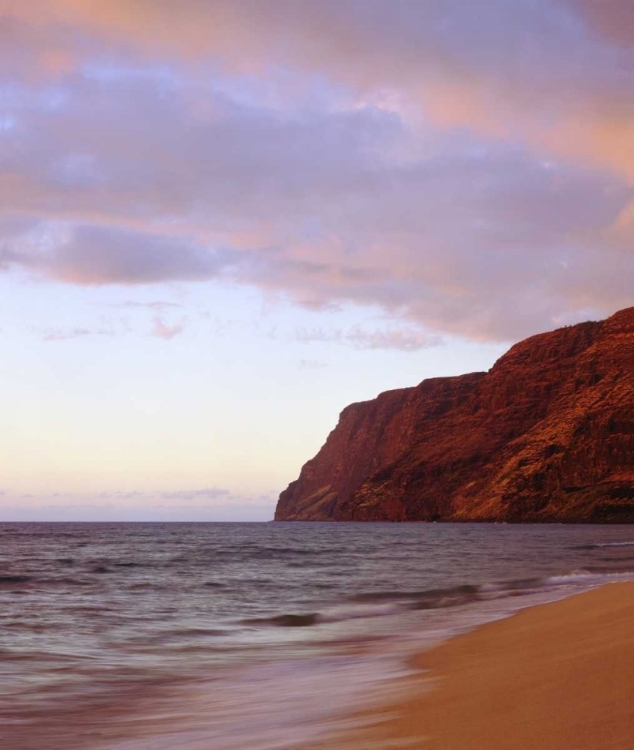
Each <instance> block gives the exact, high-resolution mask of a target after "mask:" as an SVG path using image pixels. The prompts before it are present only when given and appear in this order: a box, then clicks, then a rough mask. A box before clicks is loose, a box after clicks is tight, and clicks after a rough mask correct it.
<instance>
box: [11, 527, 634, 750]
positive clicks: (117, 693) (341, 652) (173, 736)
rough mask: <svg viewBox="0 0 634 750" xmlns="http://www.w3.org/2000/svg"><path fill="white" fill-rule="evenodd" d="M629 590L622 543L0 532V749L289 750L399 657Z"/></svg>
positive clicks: (384, 679) (626, 533)
mask: <svg viewBox="0 0 634 750" xmlns="http://www.w3.org/2000/svg"><path fill="white" fill-rule="evenodd" d="M630 578H634V528H632V527H628V526H589V525H587V526H566V525H549V526H545V525H541V526H540V525H521V526H520V525H517V526H515V525H505V524H460V525H451V524H382V523H372V524H347V523H342V524H336V523H309V524H291V523H269V524H255V523H254V524H248V523H235V524H232V523H226V524H220V523H219V524H214V523H208V524H207V523H197V524H156V523H147V524H144V523H137V524H126V523H122V524H0V747H2V748H3V750H43V749H44V748H46V750H62V748H63V749H64V750H76V749H79V748H81V749H82V750H93V749H94V750H106V749H108V750H168V749H169V750H172V749H174V748H177V749H178V750H282V749H284V750H292V748H297V747H300V746H301V745H302V744H304V743H308V742H310V741H315V740H320V741H321V739H323V738H324V737H326V736H327V735H328V734H329V733H332V732H335V731H337V730H339V729H341V728H342V727H344V726H348V723H349V721H350V720H349V719H348V717H349V716H350V715H351V714H352V712H354V711H355V710H357V709H360V708H363V707H367V706H368V705H373V704H376V705H377V706H380V705H381V704H382V703H385V702H386V701H388V700H390V698H391V697H393V693H392V691H393V690H394V689H396V688H395V686H398V685H399V684H400V683H402V682H403V681H402V680H399V679H398V678H403V677H406V676H407V675H408V674H410V673H411V667H410V666H409V664H410V659H409V657H410V656H411V655H412V654H413V653H414V652H416V651H418V650H420V649H423V648H426V647H429V646H431V645H433V644H434V643H438V642H440V641H442V640H444V639H446V638H449V637H451V636H453V635H455V634H458V633H461V632H464V631H466V630H469V629H470V628H473V627H475V626H477V625H478V624H481V623H484V622H488V621H491V620H495V619H499V618H502V617H506V616H508V615H510V614H512V613H513V612H515V611H517V610H518V609H521V608H523V607H526V606H531V605H533V604H538V603H542V602H547V601H552V600H555V599H558V598H562V597H565V596H569V595H570V594H573V593H576V592H581V591H584V590H587V589H590V588H593V587H595V586H598V585H601V584H603V583H606V582H609V581H616V580H627V579H630ZM395 678H396V679H395Z"/></svg>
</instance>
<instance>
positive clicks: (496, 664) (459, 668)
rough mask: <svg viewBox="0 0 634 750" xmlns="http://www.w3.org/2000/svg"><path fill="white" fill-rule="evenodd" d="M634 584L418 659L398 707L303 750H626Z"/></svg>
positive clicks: (631, 710) (462, 638)
mask: <svg viewBox="0 0 634 750" xmlns="http://www.w3.org/2000/svg"><path fill="white" fill-rule="evenodd" d="M633 624H634V582H626V583H609V584H605V585H603V586H601V587H599V588H597V589H593V590H591V591H586V592H583V593H581V594H576V595H573V596H571V597H568V598H566V599H562V600H560V601H556V602H550V603H546V604H540V605H536V606H534V607H529V608H527V609H522V610H520V611H519V612H517V613H515V614H514V615H512V616H511V617H509V618H506V619H503V620H498V621H494V622H490V623H487V624H485V625H482V626H480V627H478V628H477V629H476V630H474V631H472V632H469V633H466V634H463V635H459V636H456V637H455V638H451V639H450V640H448V641H446V642H444V643H442V644H440V645H438V646H436V647H435V648H432V649H431V650H429V651H423V652H420V653H418V654H417V655H416V657H415V658H414V665H415V667H416V668H417V669H418V670H420V672H421V673H420V675H419V676H418V677H416V678H414V685H413V686H412V688H411V689H410V690H409V691H408V692H407V695H406V697H405V698H402V699H400V700H399V701H397V702H396V703H392V704H391V705H390V704H388V705H386V706H385V707H384V708H383V709H382V710H381V712H380V714H379V715H378V716H377V714H376V713H375V714H374V715H373V714H372V713H371V712H362V713H361V714H357V715H356V716H355V717H351V718H354V720H355V721H356V722H357V724H356V726H357V727H359V726H361V727H363V725H365V728H360V729H354V730H351V731H350V732H345V733H340V734H338V735H337V736H336V737H334V738H332V739H331V740H329V741H324V742H323V743H319V744H308V745H305V746H302V750H343V749H344V748H345V749H346V750H361V748H364V750H369V749H370V748H372V750H397V748H398V749H402V748H409V749H410V750H509V749H510V748H512V750H538V749H539V750H631V748H632V747H634V627H632V625H633Z"/></svg>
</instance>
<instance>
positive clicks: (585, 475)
mask: <svg viewBox="0 0 634 750" xmlns="http://www.w3.org/2000/svg"><path fill="white" fill-rule="evenodd" d="M275 519H276V520H279V521H284V520H292V521H320V520H343V521H432V520H442V521H469V520H478V521H480V520H481V521H492V520H499V521H567V522H573V521H584V522H634V308H628V309H627V310H622V311H621V312H619V313H616V314H615V315H613V316H612V317H611V318H608V319H607V320H605V321H602V322H598V323H581V324H579V325H576V326H571V327H568V328H562V329H559V330H557V331H553V332H552V333H545V334H540V335H538V336H533V337H532V338H529V339H526V340H525V341H522V342H521V343H519V344H517V345H516V346H514V347H513V348H512V349H511V350H510V351H509V352H508V353H507V354H505V355H504V356H503V357H502V358H501V359H499V360H498V362H496V364H495V365H494V366H493V367H492V368H491V370H490V371H489V372H487V373H473V374H470V375H463V376H460V377H454V378H434V379H431V380H425V381H423V382H422V383H421V384H420V385H418V386H417V387H415V388H406V389H403V390H398V391H389V392H387V393H382V394H381V395H380V396H378V397H377V398H376V399H374V400H372V401H366V402H363V403H358V404H352V405H351V406H348V407H347V408H346V409H344V410H343V412H342V413H341V416H340V419H339V424H338V425H337V427H336V428H335V429H334V430H333V431H332V432H331V433H330V435H329V436H328V439H327V441H326V443H325V445H324V446H323V448H322V449H321V450H320V451H319V453H318V454H317V456H315V458H313V459H312V460H310V461H309V462H308V463H307V464H306V465H305V466H304V468H303V469H302V472H301V474H300V476H299V479H297V480H296V481H295V482H292V483H291V484H290V485H289V487H288V488H287V489H286V490H285V491H284V492H282V494H281V495H280V499H279V502H278V505H277V510H276V513H275Z"/></svg>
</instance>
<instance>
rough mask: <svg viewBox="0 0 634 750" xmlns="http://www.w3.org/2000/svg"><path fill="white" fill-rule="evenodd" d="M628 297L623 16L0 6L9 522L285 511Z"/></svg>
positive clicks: (193, 3)
mask: <svg viewBox="0 0 634 750" xmlns="http://www.w3.org/2000/svg"><path fill="white" fill-rule="evenodd" d="M632 304H634V4H633V3H632V2H631V0H481V1H480V2H477V3H465V2H464V0H179V2H178V3H175V2H172V0H108V2H107V3H106V2H103V1H102V0H28V2H24V0H19V1H17V0H0V520H41V521H48V520H59V521H65V520H123V521H128V520H157V521H160V520H217V521H224V520H268V519H270V518H272V515H273V509H274V505H275V501H276V498H277V495H278V494H279V492H280V491H281V490H282V489H284V488H285V487H286V485H287V484H288V483H289V482H290V481H292V480H293V479H295V478H296V477H297V475H298V473H299V470H300V468H301V466H302V464H303V463H304V462H305V461H306V460H307V459H309V458H310V457H311V456H312V455H314V454H315V453H316V452H317V450H318V449H319V447H320V446H321V445H322V444H323V442H324V440H325V438H326V436H327V434H328V432H329V431H330V430H331V429H332V428H333V427H334V426H335V424H336V421H337V417H338V414H339V412H340V411H341V409H342V408H343V407H344V406H346V405H347V404H348V403H351V402H353V401H361V400H365V399H368V398H372V397H374V396H375V395H376V394H377V393H379V392H380V391H383V390H388V389H391V388H397V387H403V386H411V385H415V384H417V383H418V382H420V381H421V380H423V379H424V378H427V377H435V376H446V375H457V374H461V373H464V372H471V371H476V370H486V369H488V368H489V367H490V366H491V365H492V364H493V362H494V361H495V360H496V359H497V358H498V357H499V356H500V355H501V354H502V353H503V352H504V351H506V350H507V349H508V347H509V346H510V345H511V344H512V343H513V342H515V341H517V340H520V339H522V338H524V337H526V336H529V335H531V334H534V333H538V332H542V331H546V330H551V329H553V328H556V327H558V326H561V325H567V324H572V323H575V322H578V321H581V320H588V319H599V318H602V317H605V316H607V315H609V314H611V313H612V312H614V311H616V310H618V309H621V308H623V307H627V306H629V305H632Z"/></svg>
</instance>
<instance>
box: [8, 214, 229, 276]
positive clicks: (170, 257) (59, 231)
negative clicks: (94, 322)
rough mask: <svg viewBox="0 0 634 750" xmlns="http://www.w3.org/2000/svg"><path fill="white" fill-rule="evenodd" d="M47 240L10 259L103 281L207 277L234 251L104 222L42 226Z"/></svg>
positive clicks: (52, 272)
mask: <svg viewBox="0 0 634 750" xmlns="http://www.w3.org/2000/svg"><path fill="white" fill-rule="evenodd" d="M42 237H43V239H42ZM43 243H46V244H45V247H44V250H43V251H42V250H31V251H30V252H25V253H23V254H20V252H19V251H14V252H11V254H10V255H8V256H7V259H6V262H7V263H13V264H15V265H22V266H25V267H26V268H31V269H33V270H35V271H38V272H40V273H41V274H43V275H44V276H47V277H49V278H52V279H55V280H58V281H64V282H66V283H71V284H81V285H94V286H101V285H105V284H123V285H138V284H148V283H150V284H151V283H157V282H161V281H192V280H206V279H210V278H214V277H215V276H217V275H218V274H219V273H220V271H221V269H222V268H223V267H224V266H225V265H227V264H228V263H230V258H231V256H232V253H227V252H225V253H222V252H213V251H211V250H207V249H205V248H202V247H196V246H193V245H191V244H188V243H187V242H186V241H185V240H182V241H175V240H172V239H171V238H166V237H161V236H156V235H152V234H147V233H142V232H134V231H129V230H122V229H113V228H109V227H102V226H77V227H74V228H67V227H65V226H63V225H62V226H59V225H58V226H55V225H53V226H52V227H51V226H48V227H44V229H43V232H42V235H41V237H40V240H39V244H40V246H41V244H43ZM46 245H48V247H47V246H46Z"/></svg>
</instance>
